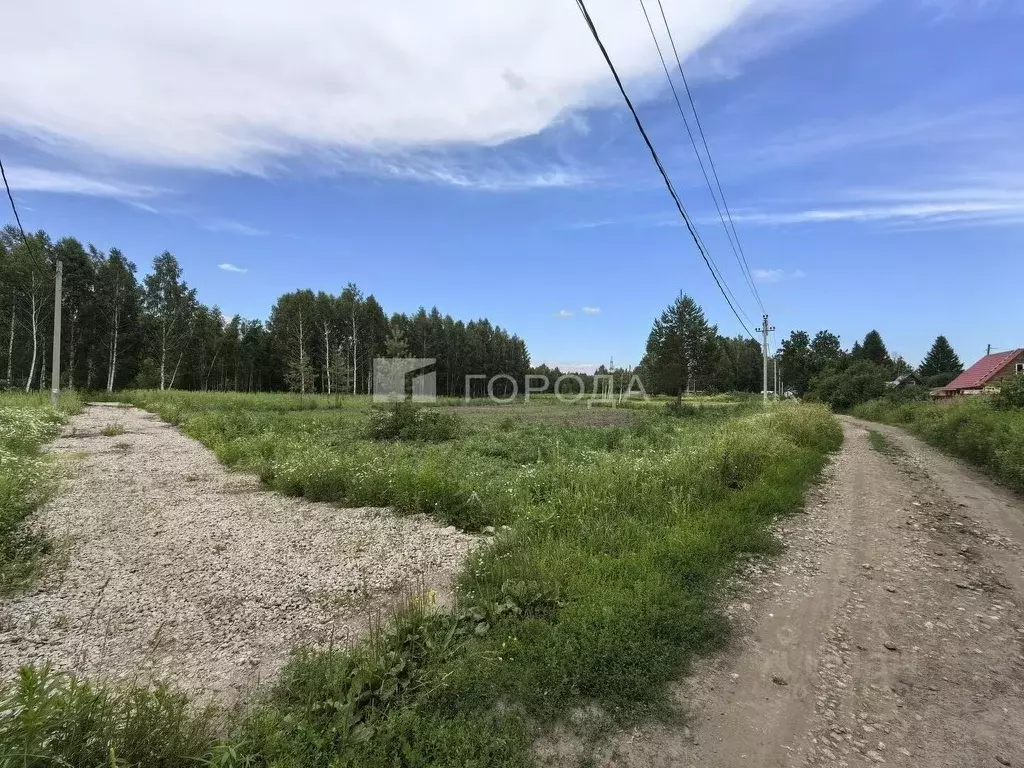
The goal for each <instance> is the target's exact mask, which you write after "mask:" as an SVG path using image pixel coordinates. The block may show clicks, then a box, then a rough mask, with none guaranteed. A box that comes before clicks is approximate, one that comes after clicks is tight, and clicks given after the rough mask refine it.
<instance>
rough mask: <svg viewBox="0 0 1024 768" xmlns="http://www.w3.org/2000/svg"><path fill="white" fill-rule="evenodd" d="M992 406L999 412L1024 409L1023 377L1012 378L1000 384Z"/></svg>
mask: <svg viewBox="0 0 1024 768" xmlns="http://www.w3.org/2000/svg"><path fill="white" fill-rule="evenodd" d="M992 405H993V406H995V407H996V408H998V409H999V410H1001V411H1014V410H1020V409H1024V376H1014V377H1012V378H1009V379H1006V380H1004V381H1002V382H1001V383H1000V387H999V392H998V393H997V394H996V395H994V396H993V397H992Z"/></svg>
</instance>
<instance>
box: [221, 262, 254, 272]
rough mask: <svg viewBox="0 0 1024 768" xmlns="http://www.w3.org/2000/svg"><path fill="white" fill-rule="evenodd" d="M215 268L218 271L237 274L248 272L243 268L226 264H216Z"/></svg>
mask: <svg viewBox="0 0 1024 768" xmlns="http://www.w3.org/2000/svg"><path fill="white" fill-rule="evenodd" d="M217 268H218V269H223V270H224V271H225V272H239V273H243V272H248V271H249V270H248V269H246V268H245V267H238V266H235V265H234V264H228V263H227V262H225V263H223V264H218V265H217Z"/></svg>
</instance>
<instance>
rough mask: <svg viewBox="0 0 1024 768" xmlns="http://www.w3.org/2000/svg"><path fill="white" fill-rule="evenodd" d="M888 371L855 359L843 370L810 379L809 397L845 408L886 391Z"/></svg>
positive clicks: (832, 405) (868, 362) (835, 407)
mask: <svg viewBox="0 0 1024 768" xmlns="http://www.w3.org/2000/svg"><path fill="white" fill-rule="evenodd" d="M888 378H889V373H888V371H887V370H886V369H884V368H883V367H882V366H879V365H876V364H875V363H872V362H870V361H868V360H864V359H861V360H858V361H857V362H854V363H852V364H851V365H850V366H849V367H847V368H845V369H842V370H840V369H835V368H832V369H829V370H826V371H825V372H824V373H822V374H821V375H820V376H818V377H817V378H815V379H813V380H812V382H811V389H810V391H809V392H808V393H807V396H808V398H809V399H811V400H814V401H816V402H821V403H826V404H828V405H829V406H830V407H831V408H832V409H833V410H836V411H847V410H849V409H850V408H852V407H853V406H855V405H858V404H859V403H865V402H867V401H868V400H872V399H874V398H876V397H881V396H882V394H884V393H885V391H886V389H885V383H886V381H887V380H888Z"/></svg>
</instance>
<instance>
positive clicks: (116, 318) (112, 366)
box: [107, 302, 121, 392]
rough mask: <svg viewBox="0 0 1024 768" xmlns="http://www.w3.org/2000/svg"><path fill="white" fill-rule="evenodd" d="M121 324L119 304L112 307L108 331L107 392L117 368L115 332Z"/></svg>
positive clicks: (110, 387)
mask: <svg viewBox="0 0 1024 768" xmlns="http://www.w3.org/2000/svg"><path fill="white" fill-rule="evenodd" d="M120 325H121V304H120V302H118V303H117V304H116V305H115V307H114V328H113V330H112V331H111V332H110V365H109V366H108V368H107V392H113V391H114V372H115V371H116V370H117V332H118V328H119V327H120Z"/></svg>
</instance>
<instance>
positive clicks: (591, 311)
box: [583, 307, 601, 315]
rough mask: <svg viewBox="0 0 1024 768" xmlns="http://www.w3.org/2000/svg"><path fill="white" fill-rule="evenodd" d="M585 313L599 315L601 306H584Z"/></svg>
mask: <svg viewBox="0 0 1024 768" xmlns="http://www.w3.org/2000/svg"><path fill="white" fill-rule="evenodd" d="M583 314H584V315H599V314H601V308H600V307H584V308H583Z"/></svg>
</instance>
